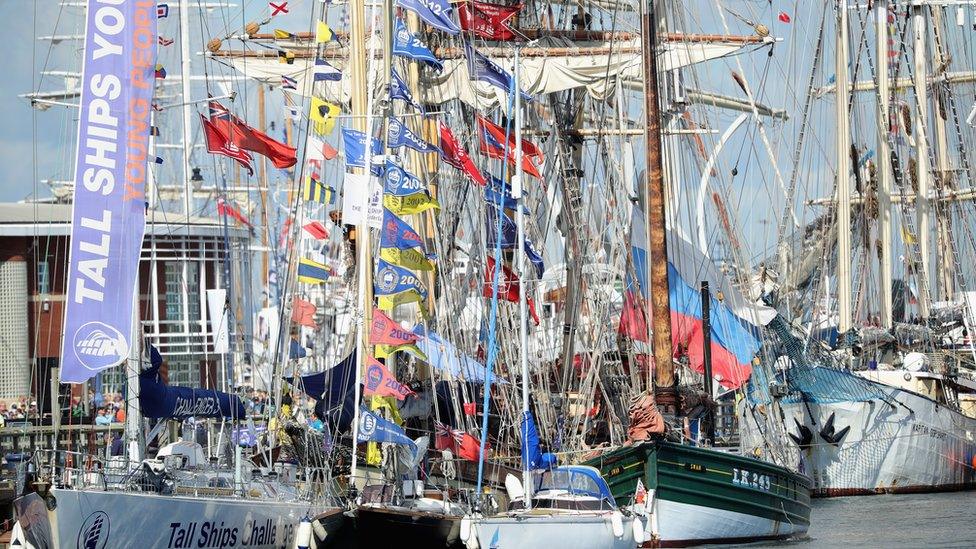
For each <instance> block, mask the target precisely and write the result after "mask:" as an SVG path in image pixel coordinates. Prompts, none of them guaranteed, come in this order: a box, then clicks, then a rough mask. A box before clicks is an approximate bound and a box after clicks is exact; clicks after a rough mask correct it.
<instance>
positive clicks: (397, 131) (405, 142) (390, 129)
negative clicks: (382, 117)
mask: <svg viewBox="0 0 976 549" xmlns="http://www.w3.org/2000/svg"><path fill="white" fill-rule="evenodd" d="M386 146H387V147H389V148H391V149H396V148H398V147H409V148H411V149H413V150H415V151H417V152H422V153H432V152H437V149H436V148H435V147H434V146H433V145H431V144H430V143H427V142H426V141H424V140H423V139H421V138H420V137H418V136H417V134H415V133H413V132H412V131H410V128H408V127H407V126H406V125H405V124H404V123H403V122H401V121H400V119H398V118H397V117H395V116H391V117H389V119H388V121H387V125H386Z"/></svg>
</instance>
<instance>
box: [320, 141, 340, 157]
mask: <svg viewBox="0 0 976 549" xmlns="http://www.w3.org/2000/svg"><path fill="white" fill-rule="evenodd" d="M322 156H324V157H325V159H326V160H332V159H333V158H335V157H337V156H339V151H337V150H336V148H335V147H333V146H332V145H329V144H328V143H325V142H323V143H322Z"/></svg>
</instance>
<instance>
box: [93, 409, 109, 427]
mask: <svg viewBox="0 0 976 549" xmlns="http://www.w3.org/2000/svg"><path fill="white" fill-rule="evenodd" d="M111 424H112V418H110V417H108V416H107V415H105V408H99V409H98V415H97V416H95V425H111Z"/></svg>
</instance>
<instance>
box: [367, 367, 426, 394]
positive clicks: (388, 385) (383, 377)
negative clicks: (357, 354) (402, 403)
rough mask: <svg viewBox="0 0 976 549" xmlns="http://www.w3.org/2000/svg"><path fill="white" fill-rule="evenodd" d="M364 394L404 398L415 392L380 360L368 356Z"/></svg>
mask: <svg viewBox="0 0 976 549" xmlns="http://www.w3.org/2000/svg"><path fill="white" fill-rule="evenodd" d="M363 394H364V395H366V396H372V395H378V396H391V397H394V398H396V399H397V400H403V399H405V398H407V397H408V396H410V395H413V394H416V393H414V392H413V391H412V390H411V389H410V387H407V386H406V385H404V384H402V383H400V382H399V381H397V380H396V378H395V377H393V372H391V371H390V370H389V369H387V367H386V366H384V365H383V364H382V363H381V362H380V361H378V360H376V359H375V358H373V357H371V356H368V357H366V379H365V380H364V381H363Z"/></svg>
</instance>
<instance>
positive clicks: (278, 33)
mask: <svg viewBox="0 0 976 549" xmlns="http://www.w3.org/2000/svg"><path fill="white" fill-rule="evenodd" d="M274 37H275V40H291V39H293V38H295V35H294V34H292V33H290V32H288V31H286V30H281V29H275V30H274Z"/></svg>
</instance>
